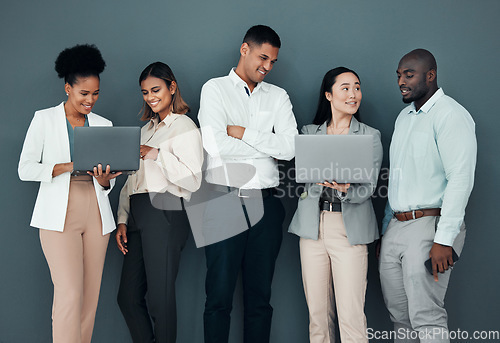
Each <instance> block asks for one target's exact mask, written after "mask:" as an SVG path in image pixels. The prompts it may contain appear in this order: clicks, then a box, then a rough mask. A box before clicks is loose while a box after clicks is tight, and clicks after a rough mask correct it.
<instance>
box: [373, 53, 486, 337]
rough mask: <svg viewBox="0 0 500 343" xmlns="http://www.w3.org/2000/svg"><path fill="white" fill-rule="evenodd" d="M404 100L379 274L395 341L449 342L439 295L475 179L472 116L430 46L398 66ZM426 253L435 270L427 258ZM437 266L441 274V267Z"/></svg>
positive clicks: (462, 233)
mask: <svg viewBox="0 0 500 343" xmlns="http://www.w3.org/2000/svg"><path fill="white" fill-rule="evenodd" d="M397 75H398V84H399V88H400V90H401V94H402V96H403V102H405V103H409V104H410V105H409V106H407V107H406V108H405V109H403V110H402V111H401V113H400V114H399V116H398V118H397V119H396V124H395V128H394V133H393V136H392V141H391V147H390V167H391V171H390V176H389V201H388V204H387V207H386V215H385V218H384V221H383V227H382V233H383V234H384V236H383V240H382V246H381V251H380V279H381V284H382V292H383V294H384V300H385V303H386V306H387V308H388V310H389V313H390V315H391V320H392V321H393V322H394V330H395V331H396V337H397V338H396V339H395V342H403V341H404V342H449V337H448V336H449V334H448V323H447V313H446V310H445V309H444V297H445V294H446V289H447V287H448V281H449V277H450V273H451V268H450V267H451V266H453V259H452V249H454V250H455V251H456V252H457V253H458V254H460V252H461V251H462V247H463V243H464V239H465V225H464V215H465V207H466V205H467V201H468V199H469V195H470V192H471V190H472V186H473V183H474V170H475V165H476V151H477V144H476V137H475V132H474V127H475V124H474V121H473V120H472V117H471V116H470V114H469V112H467V110H466V109H465V108H463V107H462V106H461V105H460V104H459V103H457V102H456V101H455V100H453V99H452V98H450V97H449V96H447V95H445V94H444V92H443V90H442V89H441V88H438V85H437V66H436V60H435V59H434V56H433V55H432V54H431V53H430V52H429V51H427V50H423V49H417V50H413V51H411V52H410V53H408V54H406V55H405V56H404V57H403V58H402V59H401V61H400V62H399V66H398V69H397ZM429 258H431V265H432V271H433V274H432V275H431V274H430V273H429V272H428V271H427V269H426V267H425V265H424V262H425V261H426V260H427V259H429ZM438 272H439V273H442V274H439V276H438Z"/></svg>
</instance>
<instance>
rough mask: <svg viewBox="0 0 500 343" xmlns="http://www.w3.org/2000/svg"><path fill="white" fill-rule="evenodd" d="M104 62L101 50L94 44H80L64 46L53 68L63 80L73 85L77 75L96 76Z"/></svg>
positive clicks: (101, 69) (102, 69) (103, 66)
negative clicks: (69, 46) (70, 46)
mask: <svg viewBox="0 0 500 343" xmlns="http://www.w3.org/2000/svg"><path fill="white" fill-rule="evenodd" d="M105 67H106V62H104V60H103V58H102V55H101V52H100V51H99V49H97V47H96V46H95V45H93V44H92V45H90V44H81V45H75V46H74V47H72V48H66V49H64V50H63V51H61V53H59V56H57V59H56V62H55V69H56V72H57V75H58V76H59V77H60V78H64V82H66V83H69V84H70V85H73V84H74V83H75V81H76V79H77V77H87V76H97V77H99V74H100V73H102V72H103V71H104V68H105Z"/></svg>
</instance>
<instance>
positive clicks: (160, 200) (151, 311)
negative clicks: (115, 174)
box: [116, 62, 203, 343]
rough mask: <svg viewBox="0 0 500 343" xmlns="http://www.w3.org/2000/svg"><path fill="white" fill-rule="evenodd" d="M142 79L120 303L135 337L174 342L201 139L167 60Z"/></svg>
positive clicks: (123, 221)
mask: <svg viewBox="0 0 500 343" xmlns="http://www.w3.org/2000/svg"><path fill="white" fill-rule="evenodd" d="M139 84H140V86H141V92H142V96H143V99H144V104H143V111H142V113H143V115H142V118H141V119H142V120H144V121H147V123H146V124H145V125H144V126H143V127H142V130H141V147H140V151H141V156H140V157H141V163H140V167H139V170H138V171H137V173H135V174H133V175H130V176H129V177H128V179H127V182H126V184H125V185H124V186H123V189H122V191H121V194H120V203H119V206H118V230H117V233H116V242H117V244H118V248H119V249H120V251H121V252H122V253H123V254H124V255H125V258H124V262H123V269H122V276H121V281H120V290H119V292H118V304H119V305H120V309H121V311H122V313H123V316H124V317H125V321H126V322H127V325H128V328H129V330H130V334H131V336H132V340H133V341H134V342H136V343H149V342H155V343H165V342H168V343H173V342H175V340H176V333H177V315H176V305H175V279H176V277H177V271H178V269H179V262H180V257H181V251H182V249H183V248H184V245H185V243H186V240H187V237H188V234H189V229H190V227H189V221H188V218H187V215H186V211H185V208H184V201H186V200H187V201H189V200H190V197H191V193H192V192H195V191H196V190H197V189H198V188H199V187H200V184H201V166H202V163H203V146H202V142H201V136H200V133H199V131H198V129H197V127H196V125H195V123H194V122H193V121H192V120H191V119H190V118H189V117H188V116H187V115H185V114H186V113H187V112H188V111H189V107H188V105H187V104H186V103H185V102H184V100H183V99H182V97H181V93H180V90H179V86H178V83H177V80H176V79H175V76H174V74H173V72H172V70H171V69H170V67H169V66H168V65H166V64H165V63H161V62H156V63H153V64H150V65H149V66H147V67H146V69H144V71H143V72H142V73H141V75H140V77H139ZM146 297H147V301H146ZM151 319H152V322H153V325H151Z"/></svg>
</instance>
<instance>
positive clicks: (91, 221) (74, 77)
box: [18, 45, 120, 343]
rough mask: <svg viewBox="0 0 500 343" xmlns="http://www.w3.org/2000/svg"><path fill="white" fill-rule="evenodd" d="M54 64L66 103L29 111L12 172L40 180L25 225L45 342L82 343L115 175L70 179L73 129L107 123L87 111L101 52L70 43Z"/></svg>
mask: <svg viewBox="0 0 500 343" xmlns="http://www.w3.org/2000/svg"><path fill="white" fill-rule="evenodd" d="M55 64H56V65H55V69H56V71H57V73H58V75H59V77H61V78H64V81H65V85H64V89H65V92H66V96H67V100H66V101H65V102H62V103H61V104H60V105H58V106H56V107H51V108H48V109H44V110H40V111H37V112H35V116H34V118H33V120H32V121H31V124H30V127H29V129H28V132H27V133H26V138H25V141H24V145H23V150H22V152H21V157H20V160H19V167H18V173H19V177H20V178H21V180H23V181H38V182H40V189H39V191H38V197H37V200H36V203H35V208H34V210H33V217H32V219H31V226H33V227H37V228H40V242H41V245H42V249H43V253H44V255H45V258H46V260H47V263H48V265H49V268H50V274H51V277H52V282H53V284H54V303H53V309H52V328H53V342H55V343H66V342H75V343H90V340H91V337H92V330H93V327H94V318H95V312H96V309H97V302H98V299H99V289H100V285H101V276H102V270H103V266H104V258H105V256H106V249H107V246H108V240H109V233H110V232H111V231H113V230H114V228H115V221H114V218H113V213H112V211H111V206H110V204H109V200H108V194H109V192H110V190H111V188H112V187H113V185H114V181H115V180H114V178H115V177H117V176H118V175H120V173H116V174H111V173H110V166H109V165H108V166H106V167H105V168H103V167H102V166H101V165H99V166H98V167H97V168H94V170H93V172H88V175H83V176H72V175H71V173H72V171H73V162H72V161H73V130H74V128H75V127H77V126H111V125H112V123H111V122H110V121H109V120H107V119H105V118H103V117H101V116H98V115H97V114H95V113H92V112H91V110H92V107H93V106H94V104H95V103H96V101H97V99H98V98H99V83H100V81H99V74H100V73H101V72H102V71H103V70H104V67H105V62H104V60H103V59H102V56H101V53H100V52H99V50H98V49H97V48H96V47H95V46H94V45H76V46H74V47H72V48H69V49H65V50H63V51H62V52H61V53H60V54H59V56H58V58H57V60H56V63H55ZM103 169H104V170H103Z"/></svg>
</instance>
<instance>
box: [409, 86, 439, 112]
mask: <svg viewBox="0 0 500 343" xmlns="http://www.w3.org/2000/svg"><path fill="white" fill-rule="evenodd" d="M443 95H444V91H443V88H439V89H438V90H437V91H436V92H435V93H434V94H433V95H432V96H431V97H430V98H429V100H427V101H426V102H425V104H423V105H422V107H420V109H419V110H418V111H416V110H415V102H412V103H411V105H410V106H409V108H408V114H411V113H415V114H419V113H421V112H423V113H429V111H430V110H431V109H432V107H433V106H434V105H435V104H436V102H437V101H438V100H439V98H441V97H442V96H443Z"/></svg>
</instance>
